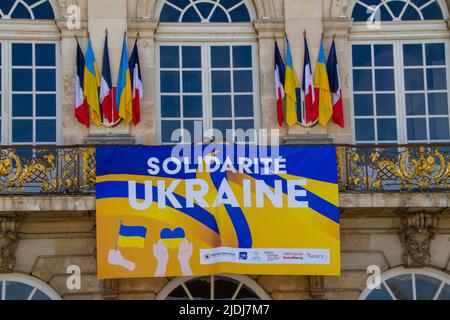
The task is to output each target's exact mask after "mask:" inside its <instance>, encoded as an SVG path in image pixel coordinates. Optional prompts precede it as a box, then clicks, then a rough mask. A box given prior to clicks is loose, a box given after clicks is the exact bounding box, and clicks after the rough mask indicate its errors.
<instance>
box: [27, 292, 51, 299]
mask: <svg viewBox="0 0 450 320" xmlns="http://www.w3.org/2000/svg"><path fill="white" fill-rule="evenodd" d="M32 300H51V299H50V297H49V296H48V295H46V294H45V293H43V292H42V291H41V290H36V292H35V293H34V295H33V298H32Z"/></svg>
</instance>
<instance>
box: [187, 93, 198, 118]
mask: <svg viewBox="0 0 450 320" xmlns="http://www.w3.org/2000/svg"><path fill="white" fill-rule="evenodd" d="M202 115H203V111H202V96H185V97H183V116H184V117H190V118H201V117H202Z"/></svg>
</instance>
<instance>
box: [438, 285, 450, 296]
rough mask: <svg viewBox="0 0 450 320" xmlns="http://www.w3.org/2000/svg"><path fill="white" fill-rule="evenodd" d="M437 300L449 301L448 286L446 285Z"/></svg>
mask: <svg viewBox="0 0 450 320" xmlns="http://www.w3.org/2000/svg"><path fill="white" fill-rule="evenodd" d="M438 300H450V285H448V284H446V285H445V286H444V288H443V289H442V291H441V294H440V295H439V298H438Z"/></svg>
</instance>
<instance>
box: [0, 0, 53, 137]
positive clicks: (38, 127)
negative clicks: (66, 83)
mask: <svg viewBox="0 0 450 320" xmlns="http://www.w3.org/2000/svg"><path fill="white" fill-rule="evenodd" d="M0 16H1V18H0V20H1V23H0V53H1V55H0V71H1V80H2V81H1V82H0V94H1V97H0V100H1V113H0V123H1V129H2V130H0V131H1V136H0V142H1V143H2V144H7V145H9V144H13V145H20V144H22V145H24V144H28V145H30V144H33V145H39V144H41V145H42V144H46V145H48V144H55V143H56V142H57V110H58V107H57V106H58V105H59V93H58V92H59V90H58V86H59V82H60V81H58V71H59V70H58V60H59V54H58V51H59V49H58V48H59V43H58V38H59V31H58V28H57V27H56V24H55V22H54V18H55V13H54V11H53V7H52V4H51V3H50V1H48V0H14V1H13V0H3V1H1V2H0ZM28 20H31V21H32V22H30V21H28ZM36 27H38V28H39V30H40V32H39V34H37V33H36V32H32V30H33V29H34V28H36Z"/></svg>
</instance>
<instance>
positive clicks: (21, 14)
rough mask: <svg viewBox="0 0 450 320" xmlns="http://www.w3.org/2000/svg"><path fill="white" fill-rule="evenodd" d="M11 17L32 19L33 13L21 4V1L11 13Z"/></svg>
mask: <svg viewBox="0 0 450 320" xmlns="http://www.w3.org/2000/svg"><path fill="white" fill-rule="evenodd" d="M11 18H13V19H31V14H30V12H29V11H28V9H27V8H26V7H25V6H24V5H23V4H21V3H20V2H19V3H18V4H17V6H16V8H15V9H14V11H13V12H12V13H11Z"/></svg>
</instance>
